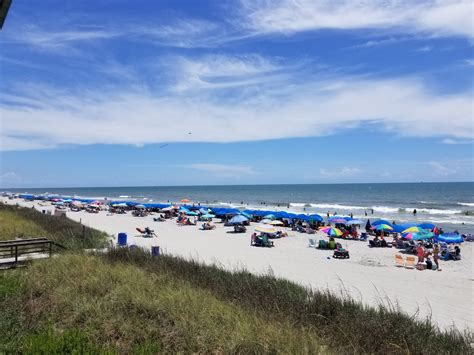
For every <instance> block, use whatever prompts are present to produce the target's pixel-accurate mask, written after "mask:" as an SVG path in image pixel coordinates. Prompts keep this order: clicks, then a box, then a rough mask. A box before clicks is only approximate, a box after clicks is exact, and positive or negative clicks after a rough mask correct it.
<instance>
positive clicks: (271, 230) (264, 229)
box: [255, 224, 277, 234]
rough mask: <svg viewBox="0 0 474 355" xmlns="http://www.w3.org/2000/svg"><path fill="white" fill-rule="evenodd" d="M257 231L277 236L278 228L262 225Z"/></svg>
mask: <svg viewBox="0 0 474 355" xmlns="http://www.w3.org/2000/svg"><path fill="white" fill-rule="evenodd" d="M255 230H256V231H257V232H261V233H267V234H275V233H276V232H277V230H276V228H275V227H273V226H270V225H265V224H260V225H258V226H257V227H256V228H255Z"/></svg>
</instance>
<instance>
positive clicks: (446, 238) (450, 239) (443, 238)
mask: <svg viewBox="0 0 474 355" xmlns="http://www.w3.org/2000/svg"><path fill="white" fill-rule="evenodd" d="M435 240H436V241H437V242H444V243H447V244H459V243H462V242H464V239H463V237H462V236H461V235H459V234H456V233H444V234H440V235H438V236H437V237H436V239H435Z"/></svg>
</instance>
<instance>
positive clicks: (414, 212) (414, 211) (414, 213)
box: [413, 208, 416, 216]
mask: <svg viewBox="0 0 474 355" xmlns="http://www.w3.org/2000/svg"><path fill="white" fill-rule="evenodd" d="M413 215H414V216H416V208H415V209H414V210H413Z"/></svg>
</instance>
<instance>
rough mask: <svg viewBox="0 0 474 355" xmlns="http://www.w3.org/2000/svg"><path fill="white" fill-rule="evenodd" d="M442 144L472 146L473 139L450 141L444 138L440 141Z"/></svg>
mask: <svg viewBox="0 0 474 355" xmlns="http://www.w3.org/2000/svg"><path fill="white" fill-rule="evenodd" d="M442 142H443V143H444V144H474V140H473V139H451V138H445V139H443V141H442Z"/></svg>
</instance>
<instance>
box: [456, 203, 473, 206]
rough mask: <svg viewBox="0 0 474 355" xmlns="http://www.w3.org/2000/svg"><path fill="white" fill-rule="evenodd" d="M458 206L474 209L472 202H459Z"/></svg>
mask: <svg viewBox="0 0 474 355" xmlns="http://www.w3.org/2000/svg"><path fill="white" fill-rule="evenodd" d="M458 205H461V206H469V207H474V203H472V202H458Z"/></svg>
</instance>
